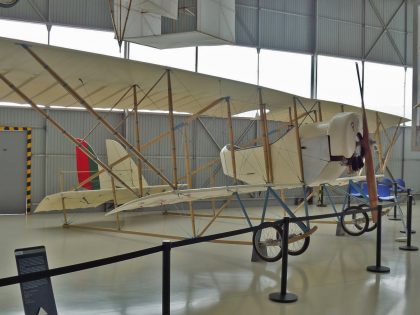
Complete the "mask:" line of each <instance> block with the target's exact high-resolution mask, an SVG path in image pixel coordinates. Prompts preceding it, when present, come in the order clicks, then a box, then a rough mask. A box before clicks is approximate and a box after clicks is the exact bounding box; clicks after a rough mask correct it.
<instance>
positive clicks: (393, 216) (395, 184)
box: [388, 183, 401, 221]
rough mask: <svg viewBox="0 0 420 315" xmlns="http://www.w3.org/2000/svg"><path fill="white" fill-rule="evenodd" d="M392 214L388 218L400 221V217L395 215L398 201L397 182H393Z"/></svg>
mask: <svg viewBox="0 0 420 315" xmlns="http://www.w3.org/2000/svg"><path fill="white" fill-rule="evenodd" d="M394 196H395V199H394V202H395V204H394V214H393V215H392V216H390V217H388V219H390V220H393V221H400V220H401V218H400V217H398V216H397V202H398V184H397V183H394Z"/></svg>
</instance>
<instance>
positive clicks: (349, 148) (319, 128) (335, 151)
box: [220, 113, 363, 187]
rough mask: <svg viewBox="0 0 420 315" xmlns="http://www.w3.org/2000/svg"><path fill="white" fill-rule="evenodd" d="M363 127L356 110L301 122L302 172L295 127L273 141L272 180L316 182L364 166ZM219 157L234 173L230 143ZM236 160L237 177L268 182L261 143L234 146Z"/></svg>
mask: <svg viewBox="0 0 420 315" xmlns="http://www.w3.org/2000/svg"><path fill="white" fill-rule="evenodd" d="M360 127H361V123H360V116H359V115H358V114H356V113H338V114H336V115H335V116H333V117H332V118H331V120H329V121H327V122H318V123H312V124H306V125H302V126H300V128H299V135H300V145H301V151H302V163H303V176H302V174H300V173H301V172H300V162H299V160H300V158H299V152H298V145H297V143H296V142H297V140H296V134H295V130H294V129H291V130H289V132H287V133H286V134H285V135H284V136H283V137H281V138H280V139H278V140H276V141H274V142H273V143H271V144H270V149H271V156H272V173H273V184H275V185H290V186H292V187H293V186H298V185H300V184H302V183H305V184H307V185H311V186H313V185H317V184H320V183H326V182H329V181H332V180H335V179H337V178H338V177H340V176H341V174H342V173H343V172H344V171H345V170H346V168H347V167H348V166H351V167H352V168H353V170H357V169H360V168H361V167H362V166H363V157H362V156H361V154H358V153H357V148H358V146H359V145H358V142H359V141H360V137H361V136H360V135H361V130H360ZM358 134H359V136H358ZM220 158H221V162H222V166H223V172H224V173H225V174H226V175H228V176H230V177H234V175H233V167H232V158H231V150H230V146H228V145H227V146H225V147H223V148H222V150H221V152H220ZM235 161H236V176H237V179H239V180H241V181H243V182H245V183H248V184H263V183H267V175H266V168H265V163H264V161H265V160H264V148H263V147H262V146H255V147H251V148H238V147H235ZM302 177H303V178H302Z"/></svg>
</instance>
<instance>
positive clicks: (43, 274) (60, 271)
mask: <svg viewBox="0 0 420 315" xmlns="http://www.w3.org/2000/svg"><path fill="white" fill-rule="evenodd" d="M390 206H393V203H390V204H387V205H382V207H383V208H386V207H390ZM371 211H377V208H372V209H371V208H369V209H355V210H350V211H346V212H345V214H346V215H348V214H357V213H363V212H371ZM343 214H344V211H343V212H339V213H331V214H320V215H313V216H305V217H296V218H289V222H291V223H293V222H298V221H306V220H319V219H326V218H333V217H337V216H342V215H343ZM283 221H284V219H280V220H278V221H274V222H264V223H261V224H260V225H258V226H254V227H248V228H243V229H238V230H233V231H229V232H223V233H217V234H212V235H208V236H202V237H196V238H190V239H185V240H180V241H175V242H171V248H176V247H182V246H188V245H193V244H198V243H203V242H210V241H213V240H217V239H221V238H228V237H232V236H237V235H241V234H246V233H251V232H255V231H257V230H260V229H264V228H267V227H271V226H274V225H281V224H283ZM161 251H163V247H162V245H159V246H155V247H150V248H146V249H142V250H138V251H134V252H130V253H126V254H121V255H116V256H111V257H106V258H101V259H96V260H91V261H88V262H83V263H78V264H73V265H68V266H64V267H58V268H52V269H49V270H45V271H38V272H33V273H28V274H24V275H19V276H12V277H6V278H2V279H0V287H4V286H9V285H13V284H17V283H22V282H28V281H35V280H39V279H43V278H49V277H55V276H59V275H64V274H68V273H72V272H77V271H82V270H86V269H92V268H96V267H101V266H105V265H110V264H115V263H118V262H122V261H126V260H130V259H134V258H139V257H142V256H147V255H151V254H155V253H158V252H161Z"/></svg>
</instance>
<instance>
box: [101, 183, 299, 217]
mask: <svg viewBox="0 0 420 315" xmlns="http://www.w3.org/2000/svg"><path fill="white" fill-rule="evenodd" d="M268 187H271V188H273V189H283V188H292V187H290V186H287V185H282V186H272V185H235V186H221V187H210V188H197V189H184V190H173V191H167V192H163V193H159V194H155V195H150V196H146V197H143V198H138V199H135V200H132V201H129V202H127V203H126V204H123V205H122V206H119V207H117V208H115V209H114V210H112V211H110V212H108V213H107V214H106V215H110V214H115V213H118V212H121V211H127V210H134V209H138V208H148V207H155V206H162V205H170V204H175V203H181V202H189V201H194V200H200V199H210V198H217V197H227V196H231V195H233V194H235V193H237V194H247V193H253V192H258V191H265V190H267V188H268Z"/></svg>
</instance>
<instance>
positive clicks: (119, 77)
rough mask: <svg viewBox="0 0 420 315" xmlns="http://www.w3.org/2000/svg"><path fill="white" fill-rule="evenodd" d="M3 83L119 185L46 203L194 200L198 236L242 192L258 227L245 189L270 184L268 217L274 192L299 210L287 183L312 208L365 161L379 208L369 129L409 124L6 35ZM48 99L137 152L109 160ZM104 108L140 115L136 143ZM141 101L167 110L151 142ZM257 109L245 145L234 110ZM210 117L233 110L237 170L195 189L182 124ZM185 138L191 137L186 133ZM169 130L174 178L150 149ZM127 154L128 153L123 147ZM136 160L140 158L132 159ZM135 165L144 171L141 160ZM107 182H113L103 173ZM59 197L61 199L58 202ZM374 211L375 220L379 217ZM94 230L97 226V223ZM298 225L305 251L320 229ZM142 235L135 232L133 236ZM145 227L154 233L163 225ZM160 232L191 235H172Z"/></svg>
mask: <svg viewBox="0 0 420 315" xmlns="http://www.w3.org/2000/svg"><path fill="white" fill-rule="evenodd" d="M0 81H2V82H3V83H4V84H0V100H1V101H4V102H14V103H27V104H30V105H31V106H32V108H34V109H35V110H36V111H37V112H38V113H40V114H41V115H42V116H43V117H44V118H45V119H47V120H48V121H49V122H50V123H51V124H52V125H53V126H54V127H56V128H57V129H58V130H60V131H61V132H62V134H63V135H64V136H65V137H66V138H67V139H69V140H70V141H71V142H73V144H74V145H75V146H76V147H78V148H79V150H80V151H81V152H83V154H85V155H86V157H88V158H89V159H90V162H92V163H96V164H97V165H98V166H99V168H98V171H97V172H95V173H94V174H91V173H89V176H88V177H87V178H84V180H82V181H81V184H82V183H83V182H84V181H86V182H90V181H92V180H94V178H96V177H99V182H101V175H102V174H104V173H106V174H108V175H107V178H108V179H109V180H110V181H111V184H110V185H109V184H104V187H102V188H104V189H106V194H107V196H106V197H104V198H102V199H101V198H100V196H102V195H103V194H104V190H103V189H99V190H89V191H86V192H69V193H68V194H67V195H66V193H62V194H61V195H60V194H58V195H56V196H53V197H52V196H48V197H46V199H45V200H44V201H43V202H41V204H40V205H39V206H38V207H39V208H38V210H37V211H45V210H52V209H53V208H54V209H62V210H66V207H73V206H80V207H79V208H83V207H84V205H86V203H84V204H83V198H79V199H78V200H79V201H74V199H73V200H72V198H74V196H83V194H86V195H89V196H90V197H91V198H95V197H94V196H97V197H98V198H99V200H100V201H98V202H102V201H103V200H104V199H107V200H110V199H113V200H114V202H115V206H116V207H115V209H113V210H112V211H110V212H108V213H107V214H108V215H109V214H118V213H120V212H121V211H124V210H133V209H138V208H146V207H151V206H160V205H167V204H174V203H180V202H187V203H188V205H189V212H190V216H191V221H192V229H193V236H197V235H198V236H201V235H203V234H204V233H205V232H206V231H207V230H208V228H209V226H210V225H211V224H212V223H213V222H214V221H215V220H216V219H217V218H218V217H219V216H221V213H222V211H223V210H224V209H225V208H226V207H227V206H228V204H229V203H230V201H231V200H232V199H234V198H236V199H237V201H238V203H239V205H240V207H241V209H242V211H243V215H244V217H243V219H245V220H246V222H247V223H248V224H249V225H251V220H250V218H249V216H248V214H247V209H246V207H245V205H244V202H243V201H242V199H241V197H240V196H241V195H243V194H248V193H252V192H265V199H264V204H263V208H262V211H261V216H260V220H261V221H264V219H265V214H266V209H267V201H268V198H269V196H272V197H273V198H274V199H275V200H277V201H278V203H279V204H280V206H281V207H282V208H283V209H284V210H285V211H286V212H287V213H288V214H289V215H290V216H293V215H294V214H293V212H292V211H291V210H290V208H289V207H288V206H287V204H286V203H285V201H284V200H283V198H282V197H281V195H280V194H279V193H278V191H277V190H279V189H285V188H294V187H302V188H303V195H304V205H305V210H306V214H307V213H308V212H307V211H308V208H307V203H306V200H307V198H308V197H309V196H307V195H306V193H307V190H306V187H308V186H318V185H321V184H328V183H329V184H336V183H343V182H346V181H348V178H347V177H346V178H340V176H342V175H343V174H344V173H346V171H348V170H350V171H351V175H360V174H358V173H357V172H358V171H359V172H360V170H361V169H362V168H363V164H364V163H365V164H366V166H365V169H366V174H367V177H368V179H369V180H368V183H369V185H368V186H369V195H370V196H371V199H372V203H371V205H372V206H374V205H375V201H374V200H373V199H375V197H374V196H376V192H374V191H373V189H376V188H375V187H376V184H375V183H374V182H375V176H374V170H373V160H372V154H371V150H370V143H369V137H368V128H370V130H375V135H376V138H377V143H376V146H377V147H378V146H380V145H381V143H380V141H379V140H380V139H379V136H378V135H379V133H380V131H381V129H382V130H383V131H385V132H386V130H387V129H388V128H389V127H392V126H396V127H397V128H396V130H395V133H394V136H393V137H392V140H390V146H391V145H392V144H393V142H395V141H394V139H395V135H396V134H397V132H398V126H399V125H400V124H401V123H402V122H403V118H402V117H398V116H395V115H391V114H386V113H378V112H375V111H371V110H367V109H366V110H365V109H364V107H363V109H364V110H363V111H361V109H360V108H359V107H355V106H351V105H346V104H342V103H336V102H331V101H324V100H315V99H308V98H305V97H300V96H297V95H292V94H289V93H285V92H282V91H277V90H273V89H269V88H265V87H261V86H255V85H252V84H247V83H242V82H237V81H232V80H228V79H223V78H217V77H213V76H208V75H204V74H199V73H194V72H189V71H184V70H179V69H169V68H167V67H163V66H159V65H153V64H147V63H142V62H137V61H132V60H126V59H121V58H114V57H108V56H103V55H97V54H92V53H86V52H80V51H73V50H69V49H63V48H58V47H51V46H45V45H40V44H34V43H27V42H20V41H15V40H9V39H0ZM360 87H361V90H362V89H363V87H362V86H361V85H360ZM82 94H83V95H82ZM39 105H44V106H46V107H48V106H51V105H60V106H65V107H74V106H79V107H83V108H85V109H86V110H87V111H88V112H89V113H90V114H92V115H93V116H94V117H95V118H96V119H97V120H98V124H102V125H103V126H104V127H105V128H106V129H107V130H109V132H110V133H111V134H112V135H113V136H114V138H115V140H117V141H118V142H119V144H118V143H115V142H113V143H114V145H115V146H117V145H118V146H121V145H122V146H124V148H125V149H126V150H127V154H125V153H124V154H123V155H121V154H120V155H118V157H115V155H114V157H111V159H110V160H109V161H108V164H107V163H105V162H103V161H101V160H100V159H98V158H97V156H96V155H95V154H94V153H93V152H92V151H91V150H89V148H88V147H87V146H85V145H84V143H83V142H82V141H80V140H78V139H77V138H75V137H74V136H73V135H71V134H70V133H69V132H68V131H67V130H65V128H63V127H62V126H61V125H60V124H59V123H58V122H57V121H56V120H55V119H54V118H53V117H51V116H50V115H49V114H48V112H47V111H46V110H44V109H43V108H42V107H41V106H39ZM96 108H108V109H110V110H112V109H121V108H123V109H126V110H128V111H127V115H126V116H125V118H124V119H128V117H130V116H133V119H134V120H135V123H134V126H135V127H134V135H135V137H134V139H135V143H130V141H128V140H127V138H126V137H124V136H123V135H122V133H121V132H119V131H118V129H117V128H115V126H113V125H112V124H111V123H110V122H109V121H108V120H107V119H106V117H104V116H105V115H103V113H98V112H97V110H95V109H96ZM140 109H141V110H160V111H167V113H168V114H167V117H168V130H167V131H165V132H163V133H162V134H160V135H158V136H156V137H154V138H152V139H148V141H144V140H143V139H144V138H146V137H147V135H142V137H141V138H140V134H139V121H138V117H139V115H141V112H139V110H140ZM251 110H257V111H258V113H259V115H258V117H259V124H260V126H261V135H262V136H261V137H259V138H258V139H256V141H255V142H254V143H253V145H252V146H250V147H239V146H238V145H237V142H236V140H237V139H235V134H234V132H233V127H232V120H233V119H232V116H234V115H236V114H240V113H243V112H247V111H251ZM174 112H184V113H189V115H186V116H184V117H185V119H184V121H183V122H182V123H178V124H175V119H174ZM361 114H362V115H361ZM205 115H207V116H215V117H224V118H226V122H227V133H228V139H227V143H228V145H226V146H225V147H224V148H223V149H222V150H221V152H220V160H221V164H222V168H223V171H224V173H225V174H226V175H227V176H229V177H231V178H232V180H233V183H232V184H230V185H224V186H219V187H205V188H193V187H192V176H193V174H194V172H193V171H191V167H190V164H189V159H190V157H189V147H188V141H184V148H183V151H184V155H185V157H184V161H185V165H186V166H185V169H186V174H185V178H186V179H187V186H188V187H187V188H186V189H184V187H182V186H181V185H180V183H179V178H180V174H179V171H178V168H177V156H178V154H177V150H178V151H179V148H177V141H176V134H177V133H179V132H180V131H181V130H184V131H185V130H186V128H185V127H187V126H188V125H189V124H191V122H193V121H194V120H196V119H198V118H199V117H200V116H205ZM362 117H363V119H361V118H362ZM268 121H275V122H279V124H281V126H283V128H284V132H282V133H281V135H279V136H277V138H273V136H272V135H271V132H270V131H269V127H268ZM276 134H277V133H276ZM270 135H271V136H270ZM183 136H184V137H187V136H188V135H187V133H186V132H184V134H183ZM165 138H169V140H170V141H169V143H170V148H171V152H172V156H171V160H172V174H171V175H172V176H170V177H171V178H170V177H169V176H168V175H167V174H164V172H163V171H161V170H160V169H159V168H158V167H157V166H156V165H154V164H153V163H152V162H151V161H149V160H148V159H147V158H146V157H145V156H144V155H143V153H142V152H143V151H144V150H145V149H146V148H148V147H149V146H151V145H153V144H154V143H156V142H158V141H160V140H162V139H165ZM388 138H389V137H388ZM110 143H111V142H110ZM110 146H112V144H110ZM121 148H122V147H121ZM121 148H120V149H121ZM124 148H123V149H124ZM119 152H120V153H121V150H119ZM377 152H378V158H379V163H380V168H381V169H382V170H383V169H384V168H385V167H386V162H387V161H388V159H389V155H390V152H391V149H388V150H387V151H386V155H385V157H384V158H383V157H382V149H379V150H377ZM108 158H110V154H108ZM131 158H133V159H134V162H131ZM127 161H128V162H127ZM119 163H126V164H127V163H128V164H130V165H131V163H135V164H136V168H135V172H136V173H137V176H134V177H135V178H136V179H134V177H133V176H132V175H133V172H131V173H130V174H131V175H130V178H129V179H127V176H126V175H127V174H126V173H125V172H124V169H126V168H125V166H123V167H122V168H119V167H118V165H119ZM129 168H130V170H133V169H134V168H133V167H132V165H131V166H130V167H129ZM144 168H147V169H148V170H149V171H151V172H153V173H154V174H155V176H157V177H158V178H159V179H160V180H161V181H162V183H164V186H160V187H153V186H148V185H147V184H146V183H145V182H144V180H143V179H142V178H143V177H142V172H143V170H144ZM102 176H103V175H102ZM345 176H347V175H345ZM102 178H104V177H102ZM363 178H365V177H364V176H363ZM105 182H107V181H102V183H105ZM82 186H83V184H82ZM162 190H165V191H163V192H162ZM158 191H159V192H158ZM77 194H79V195H77ZM115 196H116V198H115ZM120 197H121V198H120ZM214 197H222V198H225V199H226V200H225V202H224V203H223V204H222V206H221V207H220V208H219V209H218V210H217V211H216V212H215V214H214V216H213V217H212V218H211V220H210V222H209V223H208V224H207V225H206V226H205V227H204V228H203V229H202V231H199V232H197V231H196V227H195V223H194V218H195V211H194V207H193V204H192V202H193V201H195V200H199V199H208V198H214ZM77 198H78V197H76V199H77ZM80 200H82V201H80ZM51 204H54V206H49V205H51ZM92 204H94V203H92ZM71 205H73V206H71ZM373 219H374V220H375V217H374V216H373ZM79 227H80V226H79ZM90 228H93V229H95V227H90ZM97 229H98V230H102V231H103V230H106V229H104V228H97ZM297 229H298V230H299V231H300V232H296V233H295V235H296V236H297V237H296V238H295V239H293V238H291V242H294V243H296V244H297V245H296V247H295V248H294V249H293V250H292V251H293V252H294V253H295V254H299V253H301V252H303V251H304V250H305V249H306V248H307V246H308V244H309V235H310V234H312V233H313V232H314V231H315V230H316V227H313V228H311V229H310V228H309V224H306V225H305V224H304V223H299V224H298V226H297ZM118 231H119V232H121V233H124V232H125V231H123V230H118ZM274 232H275V233H277V232H276V231H274ZM133 233H134V232H133V231H130V234H133ZM136 233H137V234H139V235H152V236H153V233H142V232H136ZM270 233H272V232H270ZM156 236H160V237H168V238H175V239H176V238H182V237H180V236H173V235H162V234H156ZM270 237H271V238H273V236H269V235H266V236H264V235H259V236H258V237H257V238H258V240H260V239H261V238H262V239H264V238H266V239H271V238H270ZM275 237H277V236H274V238H275ZM225 242H226V241H225ZM231 243H235V241H231ZM237 243H238V244H243V243H244V242H243V241H242V242H241V241H238V242H237ZM277 244H278V242H277ZM254 246H255V240H254ZM256 247H258V246H256ZM277 247H278V246H277ZM277 254H278V253H277ZM277 254H273V255H274V256H273V257H276V258H277V257H278V255H277ZM266 258H267V257H266ZM268 258H270V257H268Z"/></svg>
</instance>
